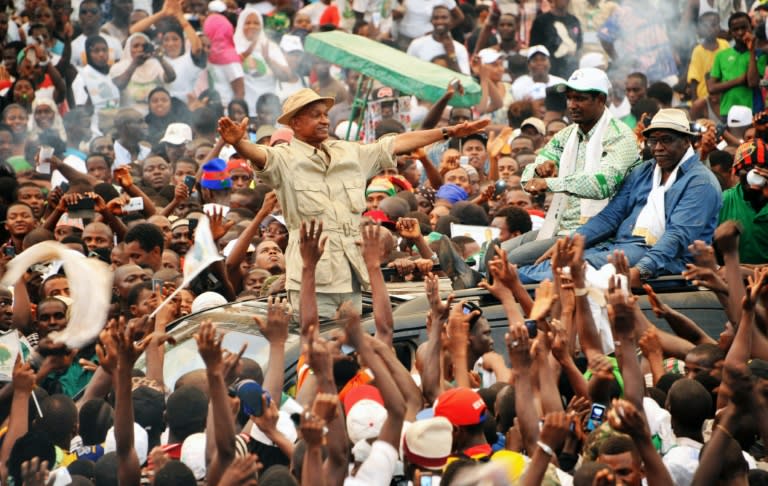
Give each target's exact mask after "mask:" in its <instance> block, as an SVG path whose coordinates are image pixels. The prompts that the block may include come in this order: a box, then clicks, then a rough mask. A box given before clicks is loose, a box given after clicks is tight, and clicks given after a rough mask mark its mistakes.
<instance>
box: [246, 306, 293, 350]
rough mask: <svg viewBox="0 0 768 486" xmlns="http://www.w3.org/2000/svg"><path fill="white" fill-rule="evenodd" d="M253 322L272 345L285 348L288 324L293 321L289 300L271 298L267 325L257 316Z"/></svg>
mask: <svg viewBox="0 0 768 486" xmlns="http://www.w3.org/2000/svg"><path fill="white" fill-rule="evenodd" d="M253 320H254V321H256V325H257V326H258V327H259V330H260V331H261V334H262V335H264V337H265V338H266V339H267V341H269V344H270V345H276V346H283V345H284V344H285V342H286V341H287V340H288V324H289V323H290V321H291V310H290V305H289V304H288V299H281V298H279V297H274V296H270V297H269V298H268V299H267V322H266V324H265V323H264V321H263V320H262V319H260V318H259V317H257V316H254V317H253Z"/></svg>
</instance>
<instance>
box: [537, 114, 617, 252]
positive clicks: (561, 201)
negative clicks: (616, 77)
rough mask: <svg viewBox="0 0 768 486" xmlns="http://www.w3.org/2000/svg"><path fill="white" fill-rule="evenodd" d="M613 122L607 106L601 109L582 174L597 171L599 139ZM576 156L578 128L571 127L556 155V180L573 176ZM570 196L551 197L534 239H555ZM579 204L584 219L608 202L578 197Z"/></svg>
mask: <svg viewBox="0 0 768 486" xmlns="http://www.w3.org/2000/svg"><path fill="white" fill-rule="evenodd" d="M612 120H613V115H611V112H610V111H609V110H608V107H606V108H605V110H603V116H601V117H600V119H599V120H598V121H597V125H595V129H594V132H593V133H592V137H590V139H589V141H588V142H587V150H586V153H585V154H584V169H583V170H584V172H585V173H587V174H596V173H597V172H599V171H600V163H601V162H602V157H603V137H604V136H605V132H606V130H607V128H608V125H609V123H610V122H611V121H612ZM578 154H579V129H578V127H574V129H573V130H571V134H570V135H569V136H568V141H566V142H565V147H563V153H562V155H561V156H560V167H559V169H558V175H557V176H558V177H566V176H569V175H571V174H573V173H574V172H575V170H576V158H577V157H578ZM569 197H570V194H569V193H567V192H558V193H556V194H555V196H554V197H553V198H552V203H551V204H550V206H549V211H547V216H546V218H545V219H544V224H543V225H542V226H541V229H540V230H539V234H538V236H537V237H536V239H537V240H545V239H548V238H552V237H553V236H555V235H556V234H557V232H558V230H559V229H560V220H561V219H562V217H563V212H565V209H566V207H567V206H568V198H569ZM579 203H580V205H581V219H582V220H585V219H588V218H591V217H592V216H594V215H596V214H597V213H599V212H600V211H601V210H602V209H603V208H604V207H605V206H606V205H607V204H608V199H599V200H597V199H586V198H581V199H580V201H579Z"/></svg>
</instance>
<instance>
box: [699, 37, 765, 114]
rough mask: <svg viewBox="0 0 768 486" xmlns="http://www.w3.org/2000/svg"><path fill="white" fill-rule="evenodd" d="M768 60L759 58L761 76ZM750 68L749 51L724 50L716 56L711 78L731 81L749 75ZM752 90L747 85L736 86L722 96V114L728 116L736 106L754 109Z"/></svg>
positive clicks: (763, 57)
mask: <svg viewBox="0 0 768 486" xmlns="http://www.w3.org/2000/svg"><path fill="white" fill-rule="evenodd" d="M766 60H768V58H767V57H766V56H765V54H761V55H760V56H759V57H758V58H757V71H758V72H759V73H760V76H761V77H762V76H763V73H764V72H765V64H766ZM748 66H749V51H748V50H747V51H744V52H739V51H737V50H736V49H734V48H733V47H729V48H728V49H725V50H722V51H720V52H718V53H717V54H716V55H715V63H714V64H713V65H712V70H711V71H710V73H709V74H710V76H711V77H712V78H714V79H717V80H719V81H721V82H723V81H731V80H733V79H736V78H738V77H739V76H742V75H744V74H746V73H747V67H748ZM752 92H753V90H752V88H750V87H749V86H747V85H746V84H742V85H740V86H734V87H733V88H731V89H729V90H727V91H725V92H724V93H721V95H720V114H721V115H722V116H726V115H727V114H728V110H730V109H731V107H732V106H734V105H740V106H748V107H749V108H752Z"/></svg>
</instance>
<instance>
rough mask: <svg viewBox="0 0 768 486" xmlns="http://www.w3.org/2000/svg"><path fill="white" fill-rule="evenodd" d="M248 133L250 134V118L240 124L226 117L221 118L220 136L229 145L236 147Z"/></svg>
mask: <svg viewBox="0 0 768 486" xmlns="http://www.w3.org/2000/svg"><path fill="white" fill-rule="evenodd" d="M246 133H248V117H245V118H244V119H243V120H242V121H241V122H240V123H235V122H234V121H232V120H231V119H230V118H228V117H226V116H224V117H221V118H219V135H221V138H222V139H223V140H224V141H225V142H227V143H228V144H230V145H232V146H234V145H236V144H237V143H238V142H240V141H241V140H242V139H243V138H245V135H246Z"/></svg>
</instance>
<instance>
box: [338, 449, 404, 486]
mask: <svg viewBox="0 0 768 486" xmlns="http://www.w3.org/2000/svg"><path fill="white" fill-rule="evenodd" d="M397 455H398V452H397V450H396V449H395V448H394V447H392V445H391V444H389V443H387V442H383V441H380V440H377V441H376V442H374V443H373V445H372V446H371V454H370V455H369V456H368V459H366V460H365V462H363V464H362V465H361V466H360V469H358V470H357V474H355V475H354V476H347V477H346V478H345V479H344V486H388V485H389V483H390V482H391V481H392V476H394V474H395V466H396V465H397Z"/></svg>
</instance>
